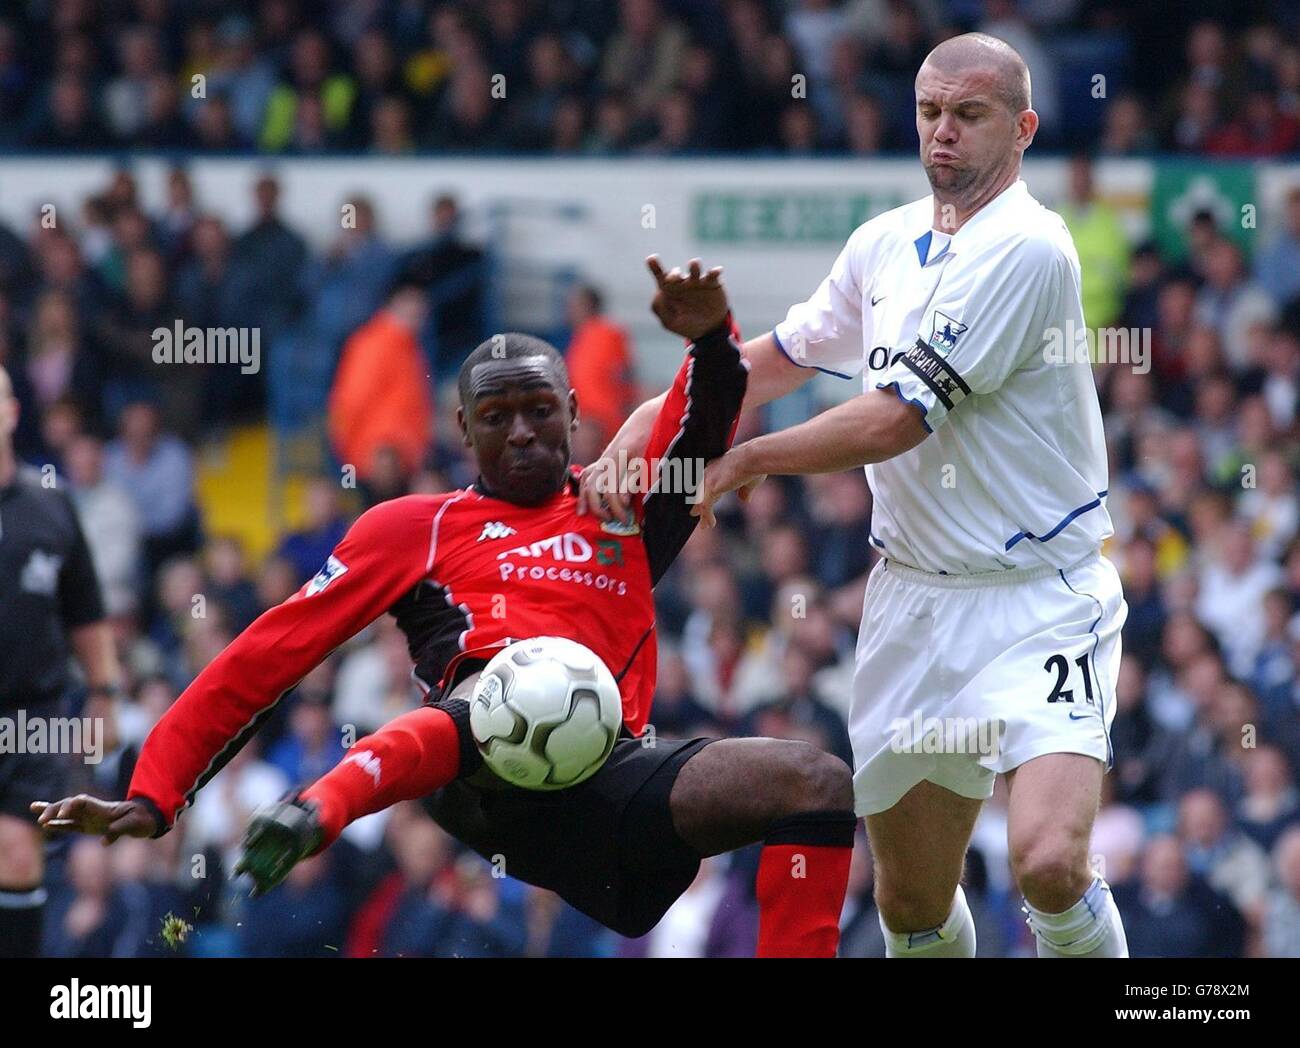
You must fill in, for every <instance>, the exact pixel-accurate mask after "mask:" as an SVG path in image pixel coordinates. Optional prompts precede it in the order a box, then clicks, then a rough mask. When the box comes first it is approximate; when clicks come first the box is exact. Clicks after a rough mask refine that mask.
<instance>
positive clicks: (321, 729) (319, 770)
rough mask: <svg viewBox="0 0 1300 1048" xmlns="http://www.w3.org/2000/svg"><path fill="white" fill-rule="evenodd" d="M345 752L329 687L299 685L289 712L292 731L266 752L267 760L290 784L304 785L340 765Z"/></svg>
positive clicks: (290, 729)
mask: <svg viewBox="0 0 1300 1048" xmlns="http://www.w3.org/2000/svg"><path fill="white" fill-rule="evenodd" d="M318 672H319V670H318ZM346 752H347V750H346V747H344V746H343V744H342V741H341V733H340V731H339V730H338V728H336V727H335V726H334V722H333V721H332V720H331V718H330V707H329V690H328V688H326V689H324V690H317V689H314V688H310V687H304V686H302V685H300V686H299V687H298V689H297V700H296V701H295V702H294V706H293V709H292V710H291V711H290V713H289V731H288V733H287V734H286V735H285V736H284V737H283V738H282V739H280V741H279V742H277V743H276V744H275V745H274V746H272V747H271V749H270V750H269V751H268V752H267V755H266V759H267V761H268V762H269V763H271V764H273V765H275V767H277V768H279V769H280V771H282V772H284V775H285V778H287V779H288V780H289V781H290V782H291V783H294V784H295V785H299V786H305V785H308V784H310V783H313V782H315V781H316V780H317V779H319V778H320V777H321V776H322V775H324V774H325V773H326V772H327V771H329V770H330V769H331V768H333V767H334V765H336V764H338V762H339V761H341V760H342V759H343V754H344V753H346Z"/></svg>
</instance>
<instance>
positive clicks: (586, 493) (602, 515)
mask: <svg viewBox="0 0 1300 1048" xmlns="http://www.w3.org/2000/svg"><path fill="white" fill-rule="evenodd" d="M578 512H579V513H590V514H591V515H592V516H593V517H595V518H596V519H597V520H621V521H630V520H632V496H631V495H630V494H628V493H627V491H626V490H625V485H624V483H623V478H622V477H621V476H619V468H618V460H617V459H616V458H615V457H614V456H613V455H611V454H610V453H609V452H608V451H606V452H605V453H604V454H603V455H601V456H600V458H598V459H597V460H596V461H595V462H593V463H592V464H591V465H590V466H587V467H586V468H585V469H584V470H583V471H582V474H581V475H580V476H579V477H578Z"/></svg>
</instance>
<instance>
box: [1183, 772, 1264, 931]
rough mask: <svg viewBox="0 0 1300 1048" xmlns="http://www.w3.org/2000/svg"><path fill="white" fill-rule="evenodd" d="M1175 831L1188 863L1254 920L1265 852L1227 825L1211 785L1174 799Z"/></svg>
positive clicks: (1261, 889)
mask: <svg viewBox="0 0 1300 1048" xmlns="http://www.w3.org/2000/svg"><path fill="white" fill-rule="evenodd" d="M1178 833H1179V837H1180V838H1181V839H1182V842H1183V848H1184V852H1185V855H1186V858H1187V865H1188V867H1189V868H1190V869H1191V870H1192V872H1193V873H1195V874H1196V875H1197V876H1199V877H1201V878H1203V879H1204V880H1205V882H1206V883H1207V884H1208V885H1209V886H1210V887H1211V888H1213V889H1214V890H1215V891H1217V892H1219V893H1221V894H1223V895H1226V896H1227V897H1228V898H1229V899H1231V900H1232V902H1233V905H1234V906H1236V907H1237V909H1238V910H1240V911H1241V912H1242V913H1243V914H1245V915H1246V916H1247V917H1248V918H1250V919H1251V921H1252V923H1258V921H1259V919H1260V917H1261V915H1262V914H1261V907H1262V905H1263V901H1264V893H1265V891H1266V890H1267V888H1268V883H1269V868H1268V856H1267V855H1266V854H1265V852H1264V849H1262V848H1261V847H1260V846H1259V845H1258V844H1256V843H1255V842H1254V841H1252V840H1251V839H1250V838H1249V837H1247V836H1246V835H1245V834H1243V833H1242V832H1241V831H1240V830H1238V829H1236V828H1235V827H1234V826H1231V825H1230V824H1229V822H1228V813H1227V811H1226V810H1225V808H1224V805H1223V801H1221V800H1220V799H1219V798H1218V796H1217V795H1216V794H1215V793H1214V792H1213V791H1212V790H1206V789H1199V790H1192V791H1191V792H1190V793H1187V794H1185V795H1184V796H1183V798H1182V800H1181V801H1180V802H1179V804H1178Z"/></svg>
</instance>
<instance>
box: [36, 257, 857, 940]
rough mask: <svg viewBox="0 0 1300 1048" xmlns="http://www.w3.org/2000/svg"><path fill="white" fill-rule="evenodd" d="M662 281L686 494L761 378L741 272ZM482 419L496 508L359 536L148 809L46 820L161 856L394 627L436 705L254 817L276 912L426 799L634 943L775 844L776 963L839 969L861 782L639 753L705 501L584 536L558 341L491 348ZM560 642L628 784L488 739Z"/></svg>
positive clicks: (711, 753) (209, 684) (820, 765)
mask: <svg viewBox="0 0 1300 1048" xmlns="http://www.w3.org/2000/svg"><path fill="white" fill-rule="evenodd" d="M649 265H650V268H651V271H652V272H653V274H654V276H655V279H656V281H657V282H658V285H659V290H658V293H657V295H656V297H655V302H654V307H653V308H654V310H655V312H656V314H657V315H658V316H659V317H660V320H661V321H662V322H663V324H664V326H665V327H666V328H668V330H670V331H673V332H676V333H678V334H680V335H682V336H684V337H686V338H687V339H689V340H690V343H691V344H690V347H689V349H688V351H687V354H686V358H685V360H684V362H683V364H682V367H681V369H680V371H679V372H678V375H677V379H676V382H675V383H674V385H673V389H672V391H671V393H670V395H669V396H668V398H667V400H666V402H665V404H664V406H663V410H662V411H660V413H659V418H658V421H657V423H656V425H655V427H654V434H653V436H652V438H651V440H650V444H649V447H648V449H647V453H646V459H647V460H648V462H650V463H653V464H654V465H655V466H656V467H657V469H658V471H659V472H658V476H659V477H660V479H661V480H662V479H663V478H665V477H671V476H675V477H676V478H678V480H679V481H680V480H681V478H683V477H686V476H688V475H689V474H688V473H687V470H688V469H690V468H693V466H694V464H696V463H698V465H699V466H700V469H701V471H702V466H703V463H704V462H706V461H708V460H710V459H713V458H716V457H718V456H719V455H721V454H722V453H723V452H724V451H725V450H726V449H727V447H729V446H730V443H731V440H732V437H733V436H734V433H735V428H736V421H737V418H738V416H739V413H740V408H741V402H742V401H743V399H744V395H745V388H746V381H747V375H748V367H747V364H746V362H745V361H744V359H743V356H742V353H741V350H740V348H739V346H738V341H737V339H736V337H735V336H734V334H733V329H732V325H731V319H730V313H729V310H728V307H727V299H726V294H725V291H724V290H723V287H722V283H721V279H720V272H719V271H718V270H713V271H710V272H709V273H701V271H700V268H699V265H698V263H692V265H691V266H690V269H689V272H688V273H684V274H683V273H680V272H678V271H677V270H674V271H673V272H672V273H665V272H664V271H663V270H662V268H661V267H660V266H659V264H658V261H657V260H655V259H651V260H650V263H649ZM460 396H461V408H460V410H459V412H458V419H459V422H460V427H461V431H462V434H463V437H464V441H465V444H466V446H467V447H468V448H470V449H471V450H472V452H473V454H474V456H475V459H476V461H477V465H478V468H479V478H478V480H477V482H476V483H475V484H474V485H472V486H471V487H469V488H466V489H463V490H461V491H456V492H451V493H448V494H444V495H432V496H426V495H413V496H407V497H404V498H399V499H394V500H392V501H390V502H385V503H381V504H380V505H378V506H376V507H374V508H373V509H371V510H369V511H368V512H367V513H365V514H363V515H362V516H361V517H360V518H359V519H358V521H357V522H356V524H355V525H354V526H353V527H352V529H351V530H350V531H349V532H348V534H347V536H346V537H345V538H344V539H343V541H342V542H341V543H340V544H339V545H338V547H337V548H336V549H335V551H334V554H333V555H332V556H331V557H330V558H329V560H328V561H327V562H326V564H325V566H324V567H323V568H322V569H321V571H320V573H319V574H317V576H316V577H315V578H314V579H312V580H311V581H310V582H308V583H307V584H306V585H304V586H303V588H302V589H301V590H300V591H299V592H298V593H297V594H295V595H294V596H293V597H291V598H289V600H287V601H285V602H284V603H283V604H281V605H279V606H278V607H275V608H272V609H270V610H269V611H267V612H266V613H264V614H263V615H262V616H261V617H260V618H258V619H257V621H256V622H254V623H253V624H252V625H251V626H249V628H248V629H247V630H245V631H244V632H243V633H242V634H241V635H240V636H239V637H238V638H236V639H235V641H234V642H233V643H232V644H231V645H230V646H229V647H228V648H227V649H226V650H225V651H224V652H222V653H221V655H219V656H218V657H217V658H216V659H214V660H213V661H212V663H211V664H210V665H209V666H208V667H207V668H206V669H205V670H204V671H203V672H202V673H201V674H200V675H199V676H198V677H197V678H196V680H195V681H194V682H193V683H192V684H191V685H190V686H189V687H188V688H187V689H186V690H185V692H184V693H183V694H182V695H181V696H180V698H179V699H177V701H176V703H175V704H174V705H173V706H172V707H171V709H169V710H168V711H167V713H166V714H165V715H164V716H163V717H162V719H161V720H160V721H159V722H158V724H157V725H156V726H155V727H154V729H153V731H152V732H151V733H150V735H149V738H148V739H147V740H146V742H145V745H144V747H143V750H142V752H141V754H140V758H139V761H138V763H137V765H136V769H135V774H134V776H133V778H132V781H131V786H130V788H129V790H128V794H127V800H125V801H123V802H120V803H110V802H105V801H100V800H96V799H95V798H91V797H85V796H80V797H75V798H68V799H65V800H62V801H58V802H55V803H54V804H51V805H48V806H42V807H41V808H40V822H41V823H42V824H44V825H51V824H53V826H54V828H71V829H77V830H81V831H82V832H88V833H102V834H104V836H105V839H106V841H112V840H115V839H116V838H117V837H120V836H123V835H127V836H144V837H147V836H157V835H160V834H162V833H165V832H166V831H167V829H168V828H169V827H170V826H171V825H172V823H173V822H174V820H175V819H176V816H177V815H178V814H179V812H180V811H182V810H183V809H184V808H185V807H186V806H187V805H188V804H189V803H190V802H191V801H192V800H193V797H194V794H195V792H196V791H197V790H198V789H199V788H200V787H201V786H202V785H203V784H204V783H206V782H207V781H208V780H209V779H210V778H211V777H212V776H213V775H214V774H216V772H217V771H218V770H220V768H221V767H222V766H224V765H225V763H226V762H228V761H229V760H230V758H231V756H232V755H233V754H234V753H235V752H236V751H237V750H238V749H239V748H240V747H241V746H242V745H243V744H244V743H245V742H246V741H247V740H248V739H249V738H250V737H251V736H252V734H253V733H254V732H256V731H257V729H258V728H259V727H260V725H261V724H262V723H263V722H264V721H265V719H266V717H267V716H268V715H269V714H270V712H271V711H272V709H273V708H274V707H275V705H276V703H277V702H279V700H280V698H281V697H282V696H283V695H284V694H285V693H286V692H288V691H289V690H291V689H292V688H293V687H294V686H295V685H296V684H297V682H298V681H299V680H301V679H302V677H303V676H304V675H306V673H307V672H308V671H309V670H311V669H312V668H313V667H314V666H316V665H317V664H318V663H319V662H320V661H321V660H322V659H324V658H325V657H326V656H327V655H328V654H329V653H330V652H331V651H332V650H333V649H334V648H335V647H337V646H338V645H339V644H341V643H342V642H343V641H345V640H347V639H348V638H349V637H351V636H352V635H353V634H355V633H356V632H357V631H359V630H360V629H362V628H363V627H364V626H366V625H367V624H368V623H370V622H372V621H373V620H374V619H375V618H376V617H378V616H379V615H381V614H383V613H384V612H388V613H389V614H391V615H393V616H394V617H395V618H396V620H397V623H398V625H399V627H400V628H401V629H402V630H403V631H404V632H405V634H406V636H407V640H408V646H409V649H410V653H411V657H412V659H413V661H414V662H415V675H416V678H417V680H420V681H422V682H424V684H425V687H427V688H428V691H429V696H428V699H427V704H426V705H425V706H423V707H421V708H420V709H418V710H415V711H413V712H411V713H408V714H405V715H404V716H401V717H398V718H397V719H396V720H394V721H392V722H391V723H390V724H388V725H387V726H385V727H384V728H381V729H380V730H379V731H377V732H375V733H374V734H373V735H370V736H368V737H366V738H364V739H361V740H360V741H358V742H357V743H356V744H355V745H354V746H353V747H352V748H351V749H350V750H349V751H348V753H347V755H346V756H345V757H344V759H343V760H342V761H341V762H340V763H339V765H338V766H337V767H335V768H334V769H333V770H331V771H330V772H329V773H327V774H326V775H325V776H323V777H322V778H321V779H320V780H319V781H317V782H316V783H314V784H313V785H311V786H309V787H308V788H306V789H303V790H301V791H299V792H297V793H296V794H294V795H293V796H292V797H291V798H289V799H287V800H285V801H283V802H281V803H279V804H277V805H273V806H271V807H270V808H269V809H265V810H263V811H262V812H260V813H258V814H257V815H256V816H255V817H254V819H253V821H252V823H251V824H250V827H249V833H248V836H247V838H246V840H245V853H244V856H243V858H242V860H241V867H242V868H243V869H245V870H246V871H247V872H249V873H250V874H251V875H252V876H253V878H254V881H255V883H256V885H257V889H258V890H260V891H265V890H267V889H268V888H270V887H271V886H273V885H274V884H276V883H278V881H279V880H280V879H282V878H283V877H284V876H285V874H287V873H288V871H289V870H290V869H291V868H292V866H293V865H294V864H295V863H296V862H297V861H299V860H300V859H302V858H304V857H305V856H307V855H310V854H314V853H315V852H317V851H319V850H320V849H322V848H324V847H327V846H328V845H329V844H330V843H331V842H332V841H333V840H335V839H336V838H337V837H338V835H339V833H340V832H341V831H342V830H343V828H344V826H346V825H347V824H348V823H349V822H351V821H352V820H354V819H357V818H360V817H361V816H363V815H366V814H368V813H371V812H375V811H379V810H380V809H382V808H385V807H387V806H389V805H391V804H394V803H396V802H398V801H400V800H405V799H412V798H428V800H427V803H428V805H429V807H430V810H431V812H432V813H433V815H434V817H435V818H436V819H437V821H438V822H439V823H440V824H441V825H442V826H443V827H444V828H445V829H446V830H447V831H448V832H449V833H451V834H452V835H453V836H455V837H457V838H458V839H459V840H461V841H462V842H464V843H465V844H467V845H468V846H469V847H471V848H473V849H474V850H475V851H477V852H479V853H480V854H481V855H484V856H487V857H491V856H504V858H505V869H506V872H507V873H509V874H510V875H511V876H514V877H517V878H519V879H521V880H524V881H527V882H529V883H532V884H536V885H540V886H542V887H544V888H550V889H552V890H554V891H555V892H557V893H558V894H559V895H560V896H561V897H563V898H564V899H566V900H567V901H568V902H569V903H570V904H572V905H573V906H575V907H576V908H577V909H579V910H581V911H583V912H584V913H586V914H588V915H590V916H591V917H593V918H595V919H596V920H598V921H600V922H601V923H603V924H605V925H606V926H608V927H610V928H612V929H614V930H615V931H617V932H619V933H621V934H623V935H628V936H639V935H643V934H645V933H646V932H648V931H649V930H650V929H651V928H653V927H654V925H655V924H657V923H658V921H659V919H660V918H661V917H662V916H663V914H664V912H665V911H666V910H667V909H668V907H669V906H670V905H671V904H672V903H673V901H674V900H675V899H676V898H677V897H678V896H679V895H680V894H681V893H682V892H683V891H685V890H686V888H687V887H688V886H689V885H690V884H691V882H692V881H693V880H694V878H695V875H696V872H697V870H698V868H699V862H700V859H701V858H702V857H704V856H708V855H716V854H718V853H720V852H725V851H730V850H733V849H735V848H739V847H742V846H744V845H748V844H752V843H757V842H763V844H764V849H763V853H762V857H761V859H760V865H759V872H758V881H757V894H758V902H759V908H760V927H759V944H758V952H759V954H760V955H767V956H777V955H784V956H833V955H834V953H835V950H836V946H837V943H838V936H839V928H838V921H839V915H840V908H841V905H842V902H843V897H844V891H845V886H846V882H847V877H848V867H849V856H850V853H851V850H852V843H853V832H854V827H855V819H854V816H853V813H852V786H851V779H850V774H849V770H848V768H847V767H846V766H845V765H844V763H843V762H842V761H840V760H839V759H838V758H836V757H833V756H831V755H829V754H827V753H824V752H822V751H821V750H819V749H816V748H814V747H812V746H810V745H808V744H806V743H802V742H794V741H788V740H777V739H753V738H749V739H724V740H709V739H693V740H689V741H664V740H658V739H655V738H654V736H653V735H649V736H646V735H643V732H644V729H645V727H646V725H647V723H648V718H649V714H650V702H651V698H652V695H653V691H654V676H655V659H656V653H655V630H654V601H653V595H652V588H653V586H654V585H655V583H656V582H657V581H658V580H659V578H660V576H662V574H663V573H664V571H665V570H666V569H667V567H668V565H669V564H670V563H671V562H672V560H673V558H674V557H675V556H676V555H677V553H678V551H679V550H680V549H681V547H682V545H683V544H684V543H685V541H686V539H687V538H688V537H689V535H690V533H691V530H692V529H693V527H694V525H695V523H696V521H695V518H694V517H692V516H691V514H690V510H691V505H692V504H691V501H690V492H689V490H686V489H687V487H688V485H685V484H682V483H680V482H679V483H677V484H675V485H670V484H664V483H659V484H657V485H654V486H652V487H651V489H650V490H649V491H648V492H637V493H634V494H633V495H632V498H631V504H632V517H631V519H629V520H626V521H624V522H622V523H616V524H613V525H611V524H609V523H605V522H602V521H601V520H599V519H597V517H596V516H595V515H593V514H589V513H583V512H582V511H581V509H580V500H579V498H578V478H579V477H580V475H581V470H580V469H578V468H576V467H573V466H571V465H570V462H569V441H570V434H571V433H572V432H573V430H574V429H575V428H576V427H577V424H578V404H577V399H576V397H575V395H574V393H573V391H572V390H571V389H569V384H568V377H567V374H566V372H565V368H564V361H563V359H562V358H561V357H560V355H559V354H558V353H557V352H556V351H555V349H553V348H552V347H551V346H550V345H548V344H547V343H545V342H542V341H541V340H539V339H535V338H532V337H529V336H527V335H519V334H507V335H504V336H496V337H495V338H493V339H489V340H488V341H487V342H485V343H483V344H482V345H481V346H479V347H478V349H476V350H475V351H474V352H473V353H472V354H471V355H470V356H469V358H468V359H467V360H466V362H465V364H464V366H463V368H462V369H461V373H460ZM542 635H549V636H562V637H569V638H571V639H573V640H576V641H579V642H581V643H583V644H585V645H587V646H588V647H590V648H591V649H592V650H593V651H595V652H596V654H597V655H599V656H600V657H601V658H602V659H603V660H604V661H605V663H606V665H607V666H609V667H610V669H611V671H612V672H613V673H614V675H615V677H616V678H617V680H618V682H619V688H620V692H621V694H622V698H623V712H624V726H625V729H624V734H623V737H621V738H620V739H619V741H618V742H617V743H616V744H615V747H614V751H613V753H612V754H611V755H610V757H609V759H608V760H607V761H606V762H605V764H604V765H602V766H601V768H600V770H599V771H597V772H596V773H595V774H594V775H593V776H592V777H591V778H589V779H587V780H586V781H584V782H582V783H580V784H578V785H577V786H573V787H569V788H567V789H564V790H559V791H554V792H538V791H530V790H523V789H519V788H516V787H514V786H510V785H508V784H506V783H504V782H503V781H502V780H501V779H499V778H498V777H497V776H495V775H494V774H493V773H492V772H491V771H490V770H489V769H487V768H486V767H485V766H484V765H483V762H482V758H481V757H480V755H479V753H478V750H477V748H476V746H475V743H474V740H473V737H472V736H471V734H470V730H469V723H468V718H469V703H468V701H467V700H468V698H469V695H470V693H471V691H472V689H473V686H474V683H475V681H476V680H477V679H478V675H479V672H480V671H481V669H482V667H483V665H484V664H485V662H486V661H487V659H489V658H490V657H491V656H492V654H494V653H495V652H496V651H498V650H500V648H502V647H503V646H505V645H507V644H509V643H511V642H512V641H515V640H522V639H525V638H528V637H533V636H542ZM34 807H35V806H34Z"/></svg>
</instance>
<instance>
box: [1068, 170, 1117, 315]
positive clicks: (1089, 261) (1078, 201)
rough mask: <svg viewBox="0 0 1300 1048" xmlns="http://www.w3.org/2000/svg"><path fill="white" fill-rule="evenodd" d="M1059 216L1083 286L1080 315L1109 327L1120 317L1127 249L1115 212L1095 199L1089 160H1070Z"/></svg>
mask: <svg viewBox="0 0 1300 1048" xmlns="http://www.w3.org/2000/svg"><path fill="white" fill-rule="evenodd" d="M1061 217H1062V218H1064V219H1065V225H1066V227H1067V228H1068V229H1069V230H1070V235H1071V236H1072V237H1073V238H1074V246H1075V248H1076V249H1077V250H1078V252H1079V264H1080V266H1081V267H1082V268H1083V272H1085V273H1087V274H1088V279H1087V280H1086V281H1084V284H1083V315H1084V319H1085V322H1086V323H1087V325H1088V326H1089V327H1091V328H1104V327H1110V326H1111V325H1112V324H1114V323H1115V322H1116V321H1117V320H1118V319H1119V316H1120V310H1121V307H1122V305H1123V300H1124V287H1125V284H1126V283H1127V279H1128V265H1129V246H1128V238H1127V237H1126V236H1125V235H1124V228H1123V226H1122V225H1121V224H1120V218H1119V215H1118V213H1117V212H1116V211H1115V209H1114V208H1112V207H1111V206H1110V205H1109V204H1107V203H1105V202H1103V201H1102V200H1100V199H1099V198H1098V196H1097V191H1096V186H1095V185H1094V184H1093V174H1092V161H1091V160H1090V159H1089V158H1088V157H1087V156H1082V155H1076V156H1075V157H1074V158H1073V159H1071V161H1070V196H1069V200H1068V201H1067V203H1066V204H1065V205H1064V206H1063V207H1062V208H1061Z"/></svg>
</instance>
